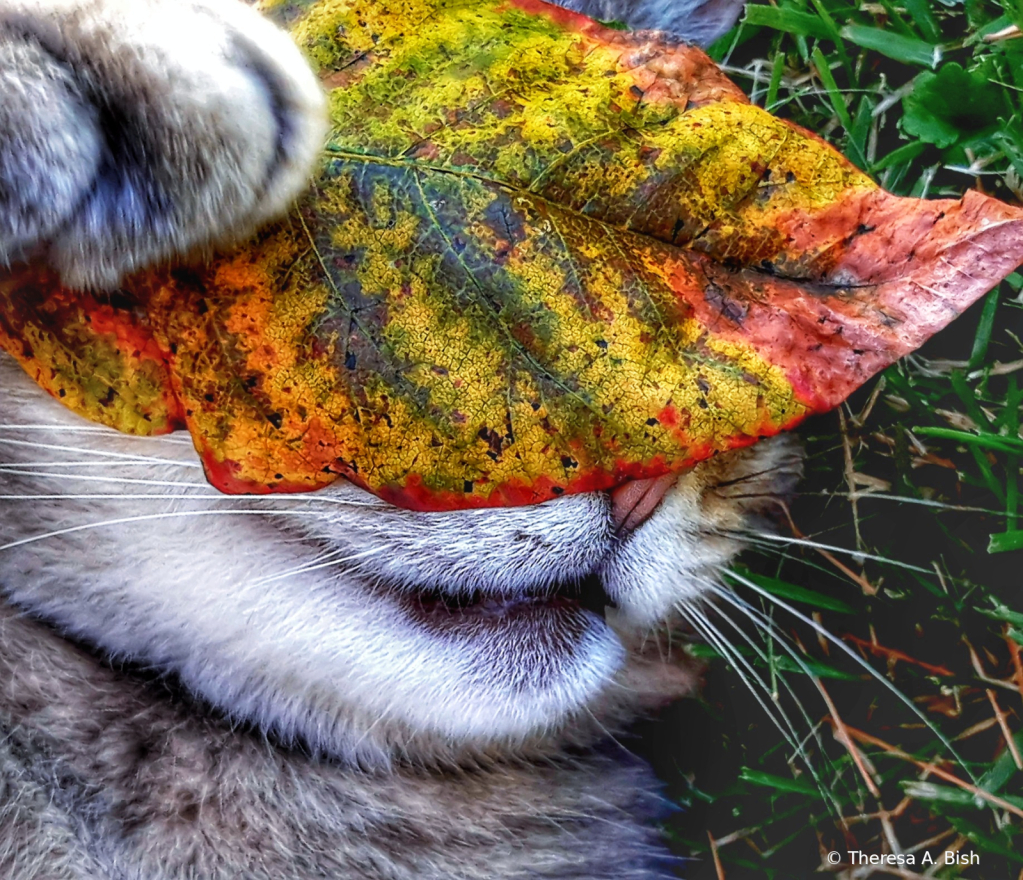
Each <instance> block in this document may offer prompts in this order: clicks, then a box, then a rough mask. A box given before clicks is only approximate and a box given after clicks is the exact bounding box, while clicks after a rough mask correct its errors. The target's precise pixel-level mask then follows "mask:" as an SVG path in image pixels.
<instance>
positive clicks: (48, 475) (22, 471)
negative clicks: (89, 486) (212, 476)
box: [0, 462, 220, 494]
mask: <svg viewBox="0 0 1023 880" xmlns="http://www.w3.org/2000/svg"><path fill="white" fill-rule="evenodd" d="M54 464H56V463H54ZM103 464H104V465H105V466H107V467H109V463H107V462H103ZM0 474H10V475H11V476H18V477H31V478H32V479H53V480H68V479H74V480H75V481H76V482H86V481H90V482H97V483H113V484H115V485H126V486H167V487H170V488H181V489H187V488H196V489H211V490H213V487H212V486H210V484H209V483H207V482H206V481H205V480H202V481H195V480H189V481H184V480H153V479H144V478H142V477H122V476H111V475H109V474H104V475H102V476H97V475H95V474H75V475H74V476H73V477H69V476H68V474H61V473H52V472H47V471H36V470H30V469H27V468H25V467H24V466H21V465H18V466H10V465H0ZM213 491H216V490H213ZM217 494H220V493H217Z"/></svg>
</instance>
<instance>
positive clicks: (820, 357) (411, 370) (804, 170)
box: [0, 0, 1023, 510]
mask: <svg viewBox="0 0 1023 880" xmlns="http://www.w3.org/2000/svg"><path fill="white" fill-rule="evenodd" d="M265 11H266V12H268V14H270V15H271V16H274V17H276V18H277V19H278V20H279V21H280V22H282V23H284V24H286V25H287V26H288V27H289V28H290V29H291V32H292V34H293V35H294V37H295V39H296V40H297V41H298V43H299V45H300V46H302V47H303V48H304V50H305V51H306V53H307V55H308V57H309V58H310V59H311V61H312V63H313V64H314V66H315V67H316V69H317V71H318V73H319V75H320V77H321V80H322V82H323V83H324V85H325V87H326V88H328V89H329V90H330V107H331V113H332V119H333V129H332V133H331V137H330V140H329V142H328V144H327V146H326V150H325V154H324V161H323V167H322V173H321V174H320V176H319V178H318V180H317V181H316V183H315V185H314V187H313V188H312V190H311V191H310V193H309V194H308V196H307V197H306V198H305V199H303V200H302V202H301V203H300V204H299V205H298V206H297V208H296V210H295V211H294V212H293V214H292V215H291V216H290V217H289V218H288V219H287V220H285V221H284V222H282V223H280V224H278V225H276V226H274V227H271V228H268V229H265V230H263V232H262V233H261V234H260V235H259V236H258V237H257V238H256V239H255V240H254V241H253V242H251V243H250V244H248V245H247V246H245V247H243V248H242V249H240V250H238V251H237V252H235V253H233V254H230V255H227V256H224V257H222V258H220V259H218V260H216V261H215V262H213V263H212V264H210V265H206V266H194V267H177V268H173V269H169V270H159V271H157V270H154V271H151V272H147V273H142V274H140V275H137V276H135V277H133V278H132V279H130V281H129V283H127V284H126V286H125V289H124V290H123V291H121V292H119V293H118V295H117V296H116V297H114V298H110V297H104V296H102V295H98V294H96V295H89V294H80V293H70V292H68V291H64V290H60V289H59V288H58V287H57V285H56V284H55V282H54V281H53V279H52V278H51V277H49V276H48V275H47V274H46V273H45V272H44V271H42V270H40V269H38V268H34V267H28V268H23V269H22V270H20V271H18V272H17V273H14V274H12V275H10V276H8V277H7V278H5V279H3V281H2V282H0V305H2V308H0V343H2V344H3V346H4V347H5V348H6V349H7V350H8V351H10V352H11V353H12V354H14V355H15V356H16V357H18V358H19V359H20V360H21V362H22V363H23V364H24V365H25V366H26V369H28V370H29V372H30V373H31V374H32V375H33V376H35V377H36V379H37V381H39V382H40V384H42V385H43V387H45V388H47V389H48V390H50V391H51V392H52V393H54V394H56V395H57V396H59V397H61V398H62V399H63V400H64V401H65V402H66V403H68V405H70V406H72V408H74V409H76V410H77V411H79V412H81V413H82V414H83V415H86V416H87V417H89V418H91V419H93V420H96V421H101V422H103V423H105V424H108V425H112V426H114V427H117V428H119V429H121V430H128V431H133V432H138V433H148V432H160V431H166V430H173V429H175V428H177V427H181V426H183V425H184V426H187V427H188V429H189V430H190V431H191V433H192V436H193V438H194V440H195V443H196V446H197V448H198V449H199V451H200V453H201V454H202V457H203V461H204V464H205V467H206V471H207V475H208V477H209V479H210V481H211V482H212V483H213V484H214V485H215V486H217V487H218V488H220V489H222V490H224V491H227V492H272V491H301V490H307V489H315V488H318V487H321V486H323V485H326V484H328V483H330V482H331V481H333V480H334V479H336V478H337V477H338V476H344V477H346V478H348V479H351V480H353V481H355V482H356V483H358V484H360V485H362V486H364V487H365V488H367V489H369V490H370V491H372V492H375V493H376V494H378V495H380V496H381V497H383V498H385V499H387V500H389V501H391V502H393V503H395V504H399V505H402V506H406V507H412V508H417V509H427V510H429V509H451V508H457V507H471V506H494V505H512V504H524V503H533V502H538V501H543V500H545V499H548V498H551V497H554V496H556V495H560V494H563V493H569V492H580V491H587V490H594V489H602V488H609V487H612V486H615V485H618V484H620V483H622V482H623V481H625V480H627V479H630V478H640V477H651V476H657V475H660V474H664V473H667V472H671V471H677V470H681V469H684V468H686V467H689V466H691V465H693V464H695V463H696V462H698V461H700V460H702V459H704V458H706V457H708V456H710V455H713V454H714V453H715V452H718V451H721V450H726V449H730V448H735V447H738V446H743V445H746V444H749V443H752V442H755V441H756V440H757V439H758V438H760V437H763V436H767V435H771V434H775V433H777V432H778V431H781V430H785V429H787V428H790V427H792V426H793V425H795V424H797V423H798V422H799V421H800V420H801V419H803V418H805V417H806V416H807V415H809V414H810V413H813V412H820V411H823V410H826V409H829V408H831V407H833V406H835V405H837V404H838V403H839V402H841V401H842V400H843V399H845V397H846V396H847V395H848V394H849V393H851V392H852V391H853V390H854V389H855V388H856V387H858V386H859V385H860V384H862V383H863V382H864V381H865V380H866V379H868V378H869V377H870V376H871V375H873V374H874V373H876V372H877V371H878V370H880V369H883V368H884V367H885V366H887V365H888V364H890V363H892V362H893V361H894V360H896V359H897V358H899V357H901V356H902V355H904V354H906V353H907V352H909V351H912V350H913V349H914V348H916V347H917V346H919V345H920V344H921V343H923V342H924V341H925V340H926V339H927V338H928V337H929V336H930V335H932V334H933V333H935V332H936V331H937V330H939V329H940V328H941V327H943V326H944V325H945V324H947V323H948V322H949V321H951V320H953V319H954V318H955V317H956V316H958V315H959V314H960V313H961V312H962V311H963V310H964V309H965V308H966V307H967V306H968V305H969V304H970V303H972V302H973V301H974V300H975V299H977V298H978V297H979V296H981V295H983V294H984V293H985V292H986V291H987V290H989V289H990V288H991V287H992V286H993V285H994V284H996V283H997V282H998V280H999V279H1001V278H1002V277H1004V276H1005V275H1006V274H1008V273H1009V272H1010V271H1012V270H1013V269H1014V268H1015V267H1016V266H1017V265H1018V264H1019V263H1020V262H1023V211H1020V210H1019V209H1014V208H1010V207H1008V206H1006V205H1003V204H1001V203H999V202H996V201H994V200H992V199H989V198H987V197H985V196H982V195H980V194H977V193H971V194H968V195H967V196H966V198H964V199H963V200H961V201H921V200H912V199H900V198H896V197H894V196H892V195H890V194H888V193H885V192H884V191H882V190H880V189H879V188H878V187H877V186H876V185H875V184H874V183H873V182H872V181H871V180H870V179H869V178H868V177H866V176H865V175H864V174H862V173H861V172H860V171H858V170H857V169H856V168H855V167H854V166H853V165H851V164H850V163H849V162H847V161H846V160H845V159H844V158H842V157H841V156H840V155H839V154H838V153H836V152H835V151H834V150H833V149H832V148H830V147H829V146H827V145H826V144H824V143H823V141H821V140H820V139H819V138H817V137H815V136H814V135H812V134H810V133H808V132H805V131H803V130H801V129H798V128H797V127H795V126H793V125H791V124H789V123H786V122H784V121H781V120H778V119H775V118H773V117H772V116H770V115H769V114H767V113H766V112H765V111H763V110H760V109H759V108H757V107H754V106H752V105H750V104H749V103H748V101H747V100H746V99H745V97H744V96H743V95H742V93H741V92H740V91H739V90H738V89H737V88H736V87H735V86H734V85H733V84H732V83H731V82H729V81H728V80H727V79H726V78H725V77H724V75H723V74H722V73H721V72H720V71H719V70H718V69H717V68H716V67H715V66H714V65H713V64H712V63H711V62H710V60H709V59H708V58H707V57H706V56H705V55H704V54H703V53H702V52H700V51H699V50H697V49H695V48H692V47H688V46H680V45H677V44H675V43H672V42H671V41H670V40H668V39H667V38H661V37H658V36H651V35H650V34H649V33H647V34H630V33H627V32H621V31H616V30H609V29H606V28H603V27H601V26H600V25H598V24H596V23H594V22H591V21H589V20H588V19H585V18H583V17H581V16H578V15H575V14H573V13H568V12H565V11H563V10H561V9H558V8H556V7H551V6H547V5H545V4H543V3H540V2H537V0H514V2H512V0H508V2H500V3H495V2H490V0H479V2H472V0H470V2H466V0H459V2H458V3H454V2H445V0H404V2H399V0H316V2H277V3H269V4H267V5H266V9H265Z"/></svg>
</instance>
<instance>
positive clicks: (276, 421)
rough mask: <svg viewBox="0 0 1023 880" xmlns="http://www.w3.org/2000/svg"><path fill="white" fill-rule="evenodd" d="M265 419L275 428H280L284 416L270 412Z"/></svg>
mask: <svg viewBox="0 0 1023 880" xmlns="http://www.w3.org/2000/svg"><path fill="white" fill-rule="evenodd" d="M266 420H267V421H268V422H269V423H270V424H271V425H273V426H274V427H275V428H280V426H281V425H283V424H284V417H283V416H282V415H281V414H280V413H270V414H269V415H267V417H266Z"/></svg>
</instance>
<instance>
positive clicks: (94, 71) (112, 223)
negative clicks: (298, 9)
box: [0, 0, 326, 287]
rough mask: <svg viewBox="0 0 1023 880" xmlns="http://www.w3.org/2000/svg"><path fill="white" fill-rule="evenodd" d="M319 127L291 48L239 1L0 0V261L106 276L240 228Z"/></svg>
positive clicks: (283, 196) (87, 280)
mask: <svg viewBox="0 0 1023 880" xmlns="http://www.w3.org/2000/svg"><path fill="white" fill-rule="evenodd" d="M325 126H326V122H325V110H324V101H323V95H322V92H321V90H320V88H319V85H318V83H317V82H316V80H315V78H314V76H313V75H312V73H311V71H310V70H309V68H308V66H307V65H306V63H305V61H304V59H303V58H302V56H301V54H300V53H299V51H298V50H297V49H296V47H295V46H294V44H293V43H292V42H291V40H290V38H289V37H288V36H287V35H285V34H284V33H282V32H280V31H278V30H277V29H276V28H275V27H273V26H272V25H271V24H270V23H269V22H267V21H265V20H263V19H262V18H261V17H260V16H259V15H257V14H256V13H255V12H254V11H252V10H251V9H249V8H248V7H246V6H245V5H244V4H243V3H241V2H239V0H191V2H188V3H184V2H179V0H0V262H10V261H12V260H16V259H22V258H26V257H31V256H42V257H43V258H45V259H46V260H47V262H49V263H50V264H51V265H52V266H53V267H54V268H55V269H57V270H58V271H59V272H60V274H61V277H62V278H63V280H64V282H65V283H66V284H68V285H70V286H89V287H104V286H111V285H114V284H116V283H117V282H118V280H119V279H120V278H121V277H122V276H123V275H124V274H126V273H128V272H131V271H133V270H135V269H138V268H140V267H142V266H145V265H149V264H152V263H155V262H159V261H163V260H166V259H168V258H170V257H172V256H174V255H177V254H181V253H187V252H191V251H196V250H202V249H205V248H209V247H211V246H212V245H215V244H219V243H222V242H225V241H228V240H232V239H237V238H239V237H241V236H244V235H245V234H247V233H248V232H250V231H251V230H252V229H253V228H255V227H256V226H257V225H258V224H260V223H261V222H264V221H265V220H267V219H268V218H269V217H271V216H273V215H275V214H278V213H280V212H281V211H283V210H284V209H285V208H286V207H287V205H288V204H289V203H290V202H291V201H292V200H293V198H294V197H295V195H296V194H297V193H298V192H299V191H300V190H301V188H302V187H303V186H304V185H305V183H306V182H307V179H308V176H309V174H310V170H311V166H312V163H313V161H314V159H315V157H316V156H317V154H318V153H319V150H320V147H321V142H322V137H323V133H324V131H325Z"/></svg>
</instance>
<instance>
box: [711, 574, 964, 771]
mask: <svg viewBox="0 0 1023 880" xmlns="http://www.w3.org/2000/svg"><path fill="white" fill-rule="evenodd" d="M719 571H720V572H721V573H722V574H723V575H726V576H728V577H730V578H734V579H735V580H736V581H738V582H739V583H741V584H742V585H743V586H744V587H747V588H748V589H750V590H752V591H753V592H754V593H756V594H757V595H759V596H762V597H763V598H764V599H766V600H767V601H768V602H771V603H773V604H774V605H776V606H777V607H779V608H782V609H784V610H785V611H787V612H789V614H791V615H792V616H793V617H795V618H796V619H797V620H799V621H801V622H802V623H805V624H806V625H807V626H809V627H810V628H811V629H812V630H813V631H814V632H816V633H817V634H818V635H820V636H821V637H822V638H824V639H826V640H827V641H828V642H830V643H831V644H832V645H834V646H835V647H836V648H837V649H838V650H840V651H841V652H842V653H843V654H845V655H846V656H848V657H851V658H852V659H853V662H855V663H856V665H857V666H860V667H861V668H862V669H864V670H865V671H866V672H867V673H868V674H869V675H870V677H871V678H873V679H874V680H875V681H877V682H878V684H880V685H881V686H882V687H884V688H886V689H887V690H889V691H891V692H892V693H893V694H895V697H896V699H898V701H899V702H900V703H902V704H903V705H904V706H905V707H906V708H907V709H909V711H910V712H912V713H913V715H914V716H916V718H917V719H919V720H920V721H922V722H923V723H924V725H925V726H926V727H927V729H928V730H930V731H931V732H932V733H933V734H934V735H935V736H936V737H937V738H938V739H939V740H940V741H941V744H942V745H943V746H944V747H945V748H946V749H948V753H949V754H950V755H951V756H952V757H953V758H954V759H955V760H956V761H957V762H958V763H959V765H960V766H961V767H962V769H963V770H964V771H965V772H966V773H967V774H968V775H969V777H970V781H971V782H973V783H975V784H976V783H977V779H976V777H975V775H974V773H973V771H972V769H971V768H970V767H969V766H968V765H967V764H966V762H965V761H963V759H962V756H960V754H959V753H958V752H957V751H956V749H955V747H954V746H953V745H952V743H951V742H950V741H949V739H948V738H947V737H946V736H945V734H944V733H942V732H941V730H939V729H938V727H937V726H936V725H935V724H934V722H933V721H931V719H930V718H928V717H927V716H926V715H925V714H924V713H923V712H922V711H920V709H919V708H918V707H917V706H916V704H915V703H914V702H913V701H912V700H910V699H909V698H908V697H907V696H906V695H905V694H904V693H902V691H900V690H899V689H898V688H897V687H896V686H895V685H894V684H893V683H892V682H891V681H889V680H888V678H886V677H885V676H884V675H882V674H881V673H880V672H878V671H877V670H876V669H875V668H874V667H873V666H871V665H870V664H869V663H868V662H867V661H866V660H864V659H863V658H862V657H861V656H860V655H859V654H857V653H856V652H855V651H854V650H853V649H852V648H850V647H849V646H848V645H847V644H846V643H845V642H844V641H842V639H840V638H838V637H837V636H835V635H832V633H831V632H830V631H829V630H828V629H827V627H824V626H822V625H821V624H819V623H818V622H817V621H816V620H814V619H813V618H811V617H808V616H807V615H805V614H803V612H801V611H799V610H798V609H796V608H793V607H792V606H791V605H790V604H789V603H788V602H786V601H784V600H783V599H780V598H779V597H778V596H775V595H774V594H772V593H769V592H768V591H767V590H765V589H764V588H763V587H761V586H760V585H759V584H757V583H754V582H753V581H752V580H750V579H749V578H747V577H745V576H743V575H742V574H741V573H740V572H737V571H732V570H729V569H726V568H724V567H720V566H719Z"/></svg>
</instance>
